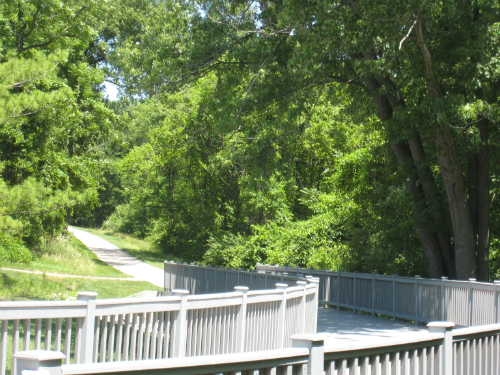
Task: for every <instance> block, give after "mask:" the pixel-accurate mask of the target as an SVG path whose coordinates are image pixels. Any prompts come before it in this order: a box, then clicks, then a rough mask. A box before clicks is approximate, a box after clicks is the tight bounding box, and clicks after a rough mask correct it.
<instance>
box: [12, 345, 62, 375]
mask: <svg viewBox="0 0 500 375" xmlns="http://www.w3.org/2000/svg"><path fill="white" fill-rule="evenodd" d="M65 358H66V356H65V355H64V354H63V353H61V352H53V351H49V350H26V351H22V352H17V353H16V354H14V355H13V356H12V360H13V362H15V367H16V368H17V371H16V373H12V374H11V375H21V374H22V373H23V371H24V370H28V371H29V372H31V371H36V372H39V373H40V374H47V375H60V374H61V365H62V360H63V359H65Z"/></svg>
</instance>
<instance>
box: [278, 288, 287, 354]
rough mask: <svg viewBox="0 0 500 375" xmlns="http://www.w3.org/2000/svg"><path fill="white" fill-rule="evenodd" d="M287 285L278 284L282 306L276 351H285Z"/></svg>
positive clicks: (279, 314) (279, 315)
mask: <svg viewBox="0 0 500 375" xmlns="http://www.w3.org/2000/svg"><path fill="white" fill-rule="evenodd" d="M287 286H288V285H286V284H276V289H278V290H281V292H282V293H283V294H282V296H281V304H280V307H279V310H278V334H277V335H276V336H277V337H276V344H277V345H276V349H283V348H284V344H285V318H286V288H287Z"/></svg>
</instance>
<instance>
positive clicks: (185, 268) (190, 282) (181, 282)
mask: <svg viewBox="0 0 500 375" xmlns="http://www.w3.org/2000/svg"><path fill="white" fill-rule="evenodd" d="M164 270H165V280H164V289H165V290H168V291H171V290H174V289H186V290H189V293H190V294H207V293H224V292H230V291H232V290H233V289H234V288H235V287H236V286H239V285H245V286H247V287H248V288H249V289H250V290H264V289H273V288H274V287H275V285H276V284H277V283H285V284H287V285H289V286H294V285H297V281H301V280H302V281H304V280H306V279H305V277H303V276H302V277H300V275H299V276H297V275H294V276H291V275H287V274H285V273H283V272H282V273H279V274H274V273H272V272H257V271H252V272H250V271H244V270H242V269H240V270H232V269H229V268H219V267H205V266H201V265H196V264H188V263H176V262H170V261H165V262H164Z"/></svg>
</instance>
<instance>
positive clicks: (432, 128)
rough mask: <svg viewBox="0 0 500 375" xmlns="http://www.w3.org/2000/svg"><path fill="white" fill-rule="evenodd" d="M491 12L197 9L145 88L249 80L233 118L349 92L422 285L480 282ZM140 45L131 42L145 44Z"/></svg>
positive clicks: (222, 5)
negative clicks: (387, 182)
mask: <svg viewBox="0 0 500 375" xmlns="http://www.w3.org/2000/svg"><path fill="white" fill-rule="evenodd" d="M498 7H499V5H498V3H497V2H494V1H475V2H473V3H469V2H463V1H453V2H447V3H435V2H425V1H400V2H397V3H392V4H391V6H388V5H387V3H384V2H380V1H375V2H373V1H347V2H340V3H330V2H324V1H309V2H307V3H304V2H303V1H260V2H254V1H231V2H228V1H204V2H202V3H201V4H200V5H199V6H198V8H196V9H198V14H197V16H194V17H193V18H192V21H191V24H190V26H189V35H188V36H187V38H186V39H185V40H183V43H182V46H183V52H182V53H183V56H184V57H183V61H186V60H187V61H189V63H187V64H185V65H184V66H183V67H181V68H179V65H175V69H170V70H169V67H170V66H172V65H169V64H170V61H174V59H173V58H171V56H168V55H167V54H162V52H163V51H166V50H167V48H166V47H163V46H160V45H155V48H153V49H154V50H155V51H158V52H157V55H160V56H161V58H156V57H155V56H152V55H148V56H147V58H149V59H151V60H150V64H148V66H149V67H150V69H148V82H149V83H151V82H155V86H154V87H155V89H156V90H162V89H169V88H171V87H175V86H176V85H177V82H178V81H179V80H189V79H192V78H193V77H197V76H200V75H203V74H205V73H206V72H207V71H208V70H214V71H216V72H218V75H219V77H220V79H221V80H225V81H226V82H228V83H229V82H231V80H234V74H241V72H247V73H250V74H253V75H254V79H251V80H250V81H249V82H248V85H247V86H246V87H244V88H242V94H241V105H240V106H239V109H238V111H239V112H245V111H252V110H253V109H255V108H265V106H266V105H268V103H281V104H278V105H284V103H289V102H291V101H294V100H296V99H297V98H298V92H303V91H311V90H312V88H314V87H323V86H325V87H326V86H331V85H334V84H337V83H341V84H343V85H346V86H348V87H349V90H350V93H351V95H352V96H353V97H354V98H355V99H356V101H357V103H365V104H367V103H368V102H370V103H371V106H372V108H373V111H374V112H375V113H376V115H377V117H378V118H379V120H380V123H381V125H382V126H383V128H384V129H385V131H386V134H387V137H388V138H389V140H390V142H391V147H392V150H393V152H394V154H395V156H396V158H397V160H398V163H399V165H400V167H401V169H402V170H403V171H404V172H405V175H406V177H405V179H404V185H405V187H406V190H407V192H408V194H409V195H410V197H411V199H412V201H413V212H414V215H415V217H416V219H417V222H418V235H419V238H420V241H421V243H422V246H423V249H424V253H425V256H426V259H427V273H428V276H432V277H438V276H441V275H449V276H450V277H458V278H460V279H466V278H468V277H475V276H476V275H477V277H478V278H479V279H480V280H487V279H488V251H489V243H490V240H489V206H490V202H491V197H490V188H489V183H490V179H491V177H490V167H489V163H490V157H491V152H492V148H493V147H495V142H494V141H493V140H494V139H497V138H498V137H492V134H494V135H496V134H497V126H496V124H497V123H498V109H497V104H498V88H499V87H500V85H499V76H498V72H499V70H498V53H499V52H498V51H499V48H498V46H499V24H498V20H499V8H498ZM145 38H146V39H147V40H143V41H141V43H144V44H147V45H148V46H153V45H154V40H153V38H148V36H147V35H146V36H145ZM127 48H132V49H133V48H134V46H130V45H128V46H127ZM118 50H120V48H118V49H117V51H118ZM144 58H146V57H144ZM175 61H178V60H175ZM156 67H157V68H156ZM160 76H162V77H170V78H169V79H167V78H164V79H160ZM137 78H138V76H137V75H135V79H137ZM150 87H152V86H150ZM297 106H299V107H300V104H297ZM298 112H300V110H299V111H298ZM443 204H444V206H445V207H446V209H443Z"/></svg>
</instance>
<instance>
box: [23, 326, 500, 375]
mask: <svg viewBox="0 0 500 375" xmlns="http://www.w3.org/2000/svg"><path fill="white" fill-rule="evenodd" d="M453 325H454V324H453V323H448V322H434V323H431V324H429V332H428V333H424V334H421V335H418V336H412V337H410V338H404V339H399V340H394V339H393V340H380V341H378V342H370V341H365V342H363V341H357V342H354V343H353V342H338V341H335V342H333V343H331V342H328V341H327V342H326V343H325V341H324V340H325V337H324V336H323V335H295V336H293V337H292V341H293V347H292V348H287V349H279V350H268V351H262V352H253V353H242V354H225V355H217V356H204V357H192V358H190V359H189V361H186V360H185V359H178V358H172V359H164V360H157V361H151V360H148V361H140V362H139V361H137V362H129V363H126V364H125V363H105V364H83V365H63V366H60V364H59V365H58V364H56V365H54V364H53V363H54V362H56V361H52V362H51V363H49V362H50V358H49V359H47V358H44V359H40V357H39V356H37V355H36V353H29V352H27V353H23V354H20V355H19V356H18V366H19V368H20V369H23V368H30V369H33V368H39V369H40V370H42V371H43V370H52V371H49V372H51V373H59V374H61V375H87V374H102V375H104V374H110V373H120V374H123V375H134V374H137V373H138V371H140V372H141V374H144V375H152V374H160V373H161V374H185V375H194V374H227V375H230V374H231V375H234V374H238V375H240V374H245V375H246V374H249V375H260V374H266V375H267V374H273V375H278V374H283V375H284V374H286V375H292V374H301V375H306V374H307V375H321V374H323V373H324V374H326V375H357V374H360V375H378V374H384V375H385V374H401V375H424V374H425V375H431V374H432V375H466V374H467V375H476V374H477V375H479V374H481V375H498V374H499V373H500V372H499V371H500V367H499V360H500V348H499V330H500V325H491V326H484V327H473V328H465V329H464V328H462V329H453ZM30 356H31V358H30ZM58 358H60V354H59V353H53V357H52V359H58ZM44 360H45V361H46V364H44V363H42V362H43V361H44ZM30 361H31V362H30ZM34 361H36V362H37V363H38V365H37V366H33V363H32V362H34ZM51 366H52V367H51ZM57 367H60V368H57ZM34 375H37V374H34ZM39 375H42V374H41V373H40V374H39Z"/></svg>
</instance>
